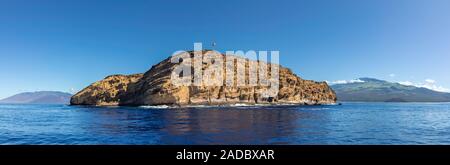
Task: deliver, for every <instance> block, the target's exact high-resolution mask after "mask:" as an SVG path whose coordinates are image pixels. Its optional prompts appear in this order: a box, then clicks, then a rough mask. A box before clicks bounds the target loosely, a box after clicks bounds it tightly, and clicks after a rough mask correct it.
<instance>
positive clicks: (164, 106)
mask: <svg viewBox="0 0 450 165" xmlns="http://www.w3.org/2000/svg"><path fill="white" fill-rule="evenodd" d="M139 107H141V108H148V109H169V108H176V107H173V106H168V105H144V106H139Z"/></svg>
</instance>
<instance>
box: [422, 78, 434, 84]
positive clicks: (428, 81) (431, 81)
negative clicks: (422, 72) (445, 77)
mask: <svg viewBox="0 0 450 165" xmlns="http://www.w3.org/2000/svg"><path fill="white" fill-rule="evenodd" d="M425 82H427V83H430V84H434V83H436V81H434V80H432V79H426V80H425Z"/></svg>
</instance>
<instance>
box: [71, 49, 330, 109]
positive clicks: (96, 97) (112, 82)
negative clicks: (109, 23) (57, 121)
mask: <svg viewBox="0 0 450 165" xmlns="http://www.w3.org/2000/svg"><path fill="white" fill-rule="evenodd" d="M190 53H191V54H190V56H191V57H193V56H194V54H193V52H190ZM201 56H202V57H201V58H200V59H202V58H205V55H201ZM219 56H222V57H225V56H224V55H219ZM251 63H258V62H257V61H250V64H251ZM211 64H212V63H208V62H202V63H201V65H202V72H203V71H205V70H206V69H207V68H208V67H211ZM238 64H239V61H238V60H236V62H235V63H234V64H233V66H232V67H233V69H232V70H234V73H233V74H234V75H235V76H234V84H233V85H230V86H227V85H220V86H206V85H203V84H202V85H200V86H196V85H184V86H176V85H174V83H173V82H172V81H173V80H172V79H171V76H172V74H173V73H174V70H175V69H176V67H177V66H178V64H174V63H172V62H171V59H170V58H168V59H166V60H163V61H162V62H160V63H159V64H157V65H154V66H153V67H152V68H151V69H150V70H149V71H147V72H146V73H145V74H143V75H133V76H118V77H117V76H115V77H114V76H113V77H108V78H106V79H105V80H102V81H99V82H97V83H94V84H93V85H91V86H89V87H87V88H86V89H84V90H82V91H81V92H80V93H78V94H76V95H74V96H73V98H72V101H71V103H72V104H73V105H79V104H83V105H132V106H139V105H179V106H184V105H227V104H238V103H239V104H241V103H244V104H286V103H288V104H307V105H313V104H331V103H335V102H336V96H335V93H334V91H333V90H332V89H331V88H330V87H329V86H328V85H327V84H326V83H325V82H320V83H319V82H314V81H310V80H303V79H301V78H299V77H298V76H296V75H295V74H294V73H292V71H291V70H289V69H287V68H284V67H281V66H279V86H278V89H279V90H278V91H279V92H278V94H276V95H274V96H271V97H267V96H263V94H262V93H263V91H267V90H268V89H269V88H270V87H269V86H261V85H256V86H238V85H236V77H237V74H239V73H238V72H237V69H238V68H237V65H238ZM225 65H226V64H225V63H224V64H223V67H220V68H216V69H222V71H223V74H222V76H223V81H226V80H227V75H228V74H226V66H225ZM219 66H220V65H219ZM241 66H245V67H244V68H245V70H246V72H245V74H246V76H245V77H246V78H245V82H247V83H248V82H249V81H250V80H249V78H248V74H249V73H248V70H249V64H248V63H247V64H243V65H241ZM277 66H278V65H277ZM244 68H240V69H244ZM271 69H272V67H271V65H268V70H271ZM230 73H231V72H230ZM240 73H241V74H242V72H240ZM270 74H271V73H270V72H267V73H266V76H269V77H270ZM193 76H194V73H192V77H193ZM130 77H132V78H130ZM257 81H258V82H259V81H261V80H260V79H259V78H258V79H257ZM271 81H273V80H271ZM203 83H207V82H203Z"/></svg>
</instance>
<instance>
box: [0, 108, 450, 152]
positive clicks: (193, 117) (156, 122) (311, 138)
mask: <svg viewBox="0 0 450 165" xmlns="http://www.w3.org/2000/svg"><path fill="white" fill-rule="evenodd" d="M449 118H450V104H448V103H442V104H438V103H435V104H420V103H410V104H407V103H344V104H343V105H342V106H277V107H204V108H180V109H170V108H169V109H152V108H138V107H83V106H66V105H0V143H1V144H450V140H449V139H450V120H448V119H449Z"/></svg>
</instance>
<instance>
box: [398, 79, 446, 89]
mask: <svg viewBox="0 0 450 165" xmlns="http://www.w3.org/2000/svg"><path fill="white" fill-rule="evenodd" d="M398 83H399V84H402V85H407V86H415V87H419V88H427V89H430V90H433V91H438V92H450V89H448V88H445V87H443V86H440V85H437V84H436V81H435V80H433V79H426V80H425V82H422V83H413V82H410V81H401V82H398Z"/></svg>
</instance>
